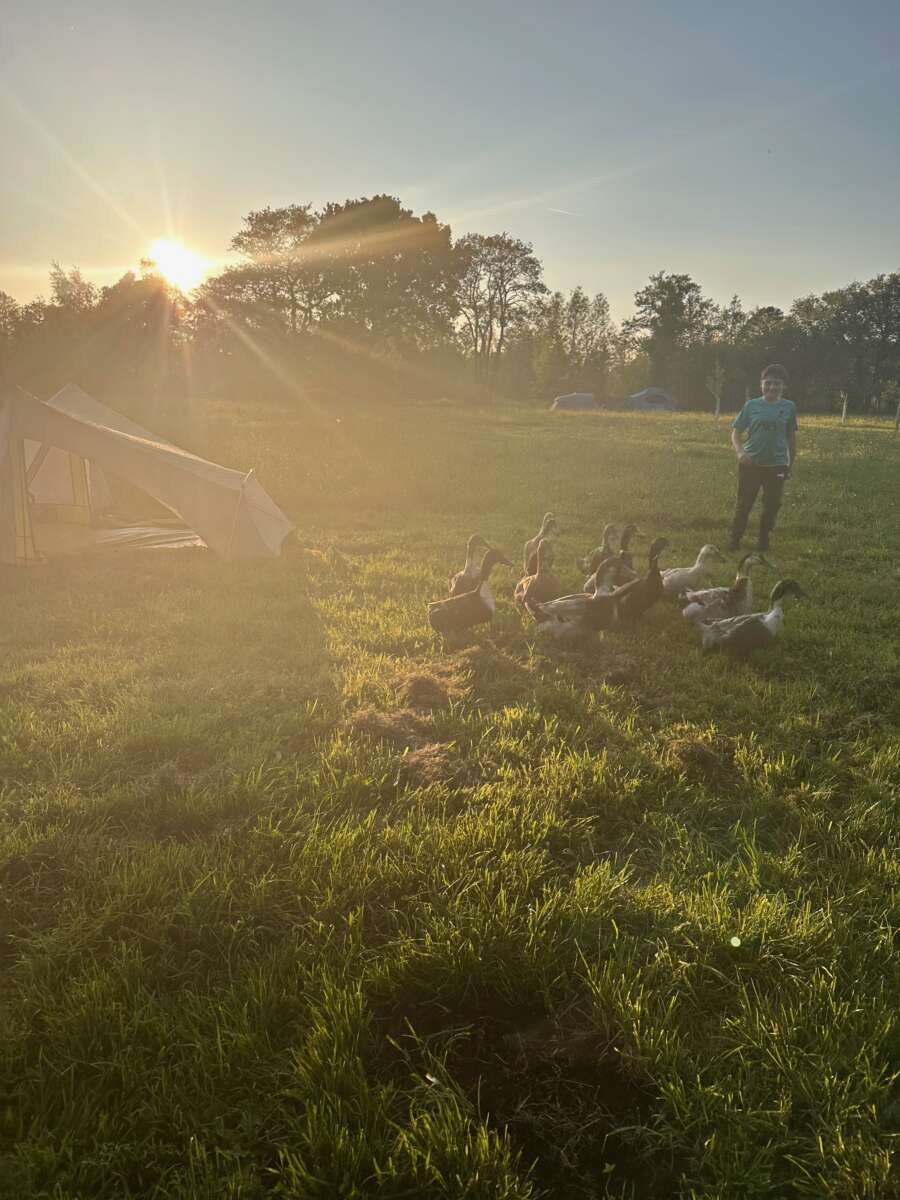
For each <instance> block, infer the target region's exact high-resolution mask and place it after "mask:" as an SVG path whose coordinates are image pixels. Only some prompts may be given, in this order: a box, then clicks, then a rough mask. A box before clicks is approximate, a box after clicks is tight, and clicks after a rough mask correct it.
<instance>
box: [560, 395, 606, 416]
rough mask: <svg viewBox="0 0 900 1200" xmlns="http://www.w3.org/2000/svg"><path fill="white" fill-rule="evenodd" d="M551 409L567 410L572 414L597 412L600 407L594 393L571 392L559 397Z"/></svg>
mask: <svg viewBox="0 0 900 1200" xmlns="http://www.w3.org/2000/svg"><path fill="white" fill-rule="evenodd" d="M550 408H551V411H552V410H555V409H567V410H568V411H570V412H596V411H597V408H598V405H597V402H596V400H595V399H594V393H593V392H569V393H568V395H566V396H557V397H556V399H555V400H554V401H553V403H552V404H551V405H550Z"/></svg>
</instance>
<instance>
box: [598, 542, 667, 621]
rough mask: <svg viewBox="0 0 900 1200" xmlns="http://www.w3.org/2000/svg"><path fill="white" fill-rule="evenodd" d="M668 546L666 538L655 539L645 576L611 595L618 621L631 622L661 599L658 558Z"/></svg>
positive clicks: (661, 582) (660, 577)
mask: <svg viewBox="0 0 900 1200" xmlns="http://www.w3.org/2000/svg"><path fill="white" fill-rule="evenodd" d="M668 544H669V540H668V538H657V539H656V541H655V542H653V543H651V546H650V550H649V553H648V563H647V574H646V575H643V576H641V578H639V579H633V580H632V581H631V583H626V584H625V585H624V586H623V587H620V588H616V590H615V591H614V592H613V593H612V598H613V599H614V600H615V601H616V605H617V608H618V613H619V620H620V621H623V622H624V621H633V620H634V619H635V618H636V617H639V616H641V615H642V614H643V613H645V612H646V611H647V609H648V608H652V607H653V605H654V604H655V603H656V602H657V600H659V599H661V598H662V594H663V581H662V575H661V574H660V572H659V556H660V554H662V552H663V550H665V548H666V546H668Z"/></svg>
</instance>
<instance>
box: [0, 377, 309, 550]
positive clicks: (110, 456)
mask: <svg viewBox="0 0 900 1200" xmlns="http://www.w3.org/2000/svg"><path fill="white" fill-rule="evenodd" d="M113 477H116V478H119V479H122V480H125V481H126V483H127V484H128V485H129V486H130V487H132V488H137V489H140V491H141V492H143V493H146V495H147V496H150V497H152V498H153V500H155V501H157V502H158V503H159V504H161V505H163V506H164V508H166V509H168V510H169V511H170V512H171V513H172V514H173V515H174V517H175V519H176V522H177V524H174V527H173V523H172V522H171V521H170V522H168V524H167V526H161V525H160V524H159V523H158V522H157V523H155V524H150V525H148V524H141V525H137V526H126V527H124V528H113V527H111V526H113V525H114V522H113V521H111V520H108V519H107V520H106V522H105V527H104V528H96V525H97V523H98V518H100V516H101V514H108V513H109V512H110V511H111V509H112V507H113V497H112V490H111V488H110V479H111V478H113ZM151 519H152V518H151ZM293 528H294V526H293V525H292V524H291V522H290V521H289V520H288V519H287V517H286V516H285V515H284V513H283V512H282V511H281V510H280V509H279V508H278V507H277V505H276V504H275V503H274V501H273V500H272V499H271V498H270V497H269V496H268V494H267V493H266V492H265V491H264V490H263V488H262V487H261V485H260V484H259V483H258V481H257V479H256V477H255V475H254V473H253V472H252V471H250V472H249V473H247V474H246V475H245V474H244V473H243V472H242V471H235V470H232V469H231V468H229V467H220V466H218V465H217V464H216V463H211V462H207V461H206V460H205V459H202V458H198V457H196V455H193V454H188V453H187V451H185V450H181V449H179V448H178V447H177V446H173V445H172V444H171V443H170V442H164V441H161V440H160V439H159V438H157V437H155V435H154V434H152V433H148V432H147V430H146V429H142V428H141V426H140V425H136V424H135V423H134V422H133V421H129V420H128V418H127V417H124V416H122V415H121V413H117V412H114V411H113V410H112V409H109V408H107V407H106V406H105V405H103V404H101V403H100V402H99V401H98V400H95V399H94V398H93V397H92V396H89V395H88V394H87V393H86V392H83V391H82V390H81V389H80V388H78V387H76V386H75V385H74V384H68V385H67V386H66V387H65V388H63V389H62V391H61V392H58V393H57V394H56V395H55V396H54V397H53V398H52V399H51V400H49V401H47V402H44V401H42V400H38V399H37V398H36V397H35V396H31V395H29V393H28V392H25V391H23V390H22V389H21V388H14V389H12V390H11V391H9V392H7V393H6V394H5V395H3V396H0V562H5V563H14V564H19V565H27V564H30V563H33V562H39V561H41V559H42V558H44V557H45V555H46V554H48V553H50V554H52V553H54V552H57V551H59V552H64V551H71V550H73V549H82V548H88V547H90V546H94V545H105V546H108V547H136V546H148V545H155V546H185V545H199V546H207V547H209V549H210V550H212V551H214V553H216V554H218V555H219V556H220V557H222V558H226V559H243V558H276V557H277V556H278V555H279V554H280V553H281V545H282V542H283V541H284V539H285V538H286V537H287V535H288V534H289V533H290V532H291V530H292V529H293Z"/></svg>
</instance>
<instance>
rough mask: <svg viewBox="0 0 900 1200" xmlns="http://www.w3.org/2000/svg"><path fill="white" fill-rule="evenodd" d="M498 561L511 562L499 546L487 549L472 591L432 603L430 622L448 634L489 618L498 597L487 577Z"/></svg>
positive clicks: (479, 623) (438, 629)
mask: <svg viewBox="0 0 900 1200" xmlns="http://www.w3.org/2000/svg"><path fill="white" fill-rule="evenodd" d="M497 563H502V565H503V566H505V567H511V566H512V563H511V562H510V561H509V559H508V558H505V557H504V556H503V555H502V554H501V553H500V551H499V550H494V549H493V548H491V549H489V550H487V551H486V553H485V555H484V558H483V559H482V560H481V569H480V570H479V572H478V579H477V580H476V582H475V586H474V587H473V588H472V589H471V590H470V591H468V592H462V593H461V594H460V595H459V596H448V597H447V599H446V600H435V601H433V602H432V603H431V604H429V605H428V623H429V625H430V626H431V628H432V629H434V630H436V631H437V632H438V633H442V634H445V635H446V634H448V633H456V632H459V631H461V630H463V629H471V627H472V626H473V625H483V624H484V623H485V622H486V621H490V620H491V619H492V618H493V616H494V608H495V601H494V597H493V596H492V595H491V591H490V589H489V587H488V578H489V577H490V574H491V571H492V570H493V568H494V567H495V565H496V564H497Z"/></svg>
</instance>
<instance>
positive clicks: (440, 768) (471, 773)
mask: <svg viewBox="0 0 900 1200" xmlns="http://www.w3.org/2000/svg"><path fill="white" fill-rule="evenodd" d="M478 778H479V772H478V769H477V767H476V766H475V765H474V764H473V763H468V762H465V761H464V760H463V759H461V758H460V757H459V756H458V755H456V754H454V752H453V750H452V748H451V747H450V746H449V745H447V743H445V742H429V743H427V745H425V746H420V747H419V749H418V750H409V751H407V753H406V754H404V755H403V758H402V759H401V760H400V763H399V766H398V768H397V783H398V785H401V786H406V787H428V785H429V784H432V783H444V784H447V785H449V786H450V787H472V786H473V785H474V784H476V783H477V782H478Z"/></svg>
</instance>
